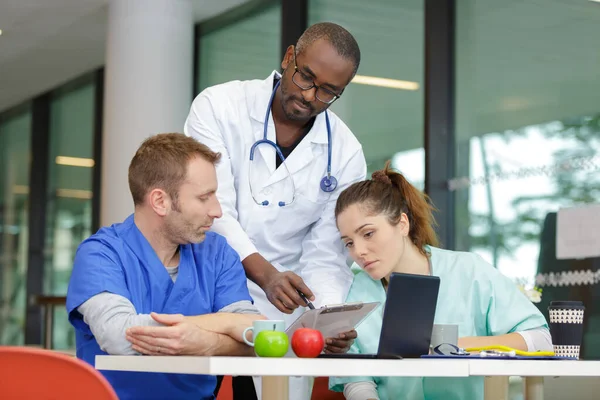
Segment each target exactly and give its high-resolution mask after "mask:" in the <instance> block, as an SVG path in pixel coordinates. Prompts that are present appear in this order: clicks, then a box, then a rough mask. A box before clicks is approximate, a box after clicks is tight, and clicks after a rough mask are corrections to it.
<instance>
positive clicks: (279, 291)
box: [242, 253, 315, 314]
mask: <svg viewBox="0 0 600 400" xmlns="http://www.w3.org/2000/svg"><path fill="white" fill-rule="evenodd" d="M242 264H243V265H244V269H245V270H246V274H247V275H248V276H249V277H250V279H251V280H252V281H253V282H254V283H256V284H257V285H258V286H260V287H261V288H262V290H264V291H265V294H266V295H267V299H269V301H270V302H271V303H272V304H273V305H274V306H275V307H277V309H278V310H279V311H281V312H283V313H286V314H291V313H293V312H294V310H295V309H297V308H298V307H306V302H305V301H304V300H303V299H302V297H300V295H299V294H298V291H300V292H302V293H304V295H305V296H306V298H308V299H309V300H310V301H314V299H315V296H314V294H313V292H312V291H311V290H310V289H309V288H308V286H306V284H305V283H304V281H303V280H302V278H300V276H298V275H296V274H295V273H293V272H292V271H285V272H279V271H278V270H277V269H276V268H275V267H274V266H273V265H271V263H269V262H268V261H267V260H265V259H264V258H263V257H262V256H261V255H260V254H258V253H254V254H251V255H249V256H248V257H246V258H245V259H244V261H243V262H242Z"/></svg>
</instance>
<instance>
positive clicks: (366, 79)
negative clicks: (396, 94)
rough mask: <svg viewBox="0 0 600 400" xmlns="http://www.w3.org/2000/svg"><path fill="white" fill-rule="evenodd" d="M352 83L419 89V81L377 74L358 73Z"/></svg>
mask: <svg viewBox="0 0 600 400" xmlns="http://www.w3.org/2000/svg"><path fill="white" fill-rule="evenodd" d="M352 83H357V84H359V85H369V86H379V87H385V88H390V89H401V90H419V84H418V83H417V82H410V81H401V80H398V79H389V78H378V77H376V76H366V75H356V76H355V77H354V79H352Z"/></svg>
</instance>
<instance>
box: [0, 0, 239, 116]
mask: <svg viewBox="0 0 600 400" xmlns="http://www.w3.org/2000/svg"><path fill="white" fill-rule="evenodd" d="M245 1H246V0H220V1H213V0H193V7H194V15H195V18H196V21H197V22H199V21H202V20H204V19H207V18H210V17H212V16H215V15H217V14H219V13H221V12H223V11H225V10H227V9H229V8H231V7H235V6H237V5H239V4H241V3H244V2H245ZM109 2H110V0H1V1H0V29H1V30H2V32H3V33H2V35H1V36H0V111H3V110H5V109H7V108H10V107H12V106H14V105H17V104H19V103H20V102H22V101H25V100H27V99H29V98H31V97H33V96H35V95H37V94H39V93H43V92H44V91H46V90H49V89H52V88H54V87H57V86H59V85H61V84H63V83H65V82H67V81H69V80H71V79H73V78H74V77H77V76H79V75H81V74H84V73H85V72H88V71H91V70H93V69H95V68H98V67H100V66H102V65H104V46H105V41H106V24H107V10H108V3H109ZM75 55H76V56H75Z"/></svg>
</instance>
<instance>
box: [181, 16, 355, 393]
mask: <svg viewBox="0 0 600 400" xmlns="http://www.w3.org/2000/svg"><path fill="white" fill-rule="evenodd" d="M359 64H360V50H359V47H358V44H357V43H356V41H355V39H354V38H353V37H352V35H351V34H350V33H349V32H348V31H347V30H345V29H344V28H342V27H341V26H339V25H336V24H332V23H320V24H316V25H313V26H311V27H309V28H308V29H307V30H306V31H305V32H304V33H303V35H302V36H301V37H300V39H299V40H298V43H297V45H296V46H289V47H288V49H287V52H286V54H285V56H284V58H283V61H282V62H281V68H282V70H283V72H282V73H281V74H279V73H277V72H275V71H274V72H273V73H272V74H271V75H270V76H269V77H268V78H267V79H265V80H250V81H232V82H227V83H224V84H220V85H216V86H213V87H209V88H207V89H205V90H204V91H202V93H200V94H199V95H198V96H197V97H196V99H195V100H194V102H193V104H192V106H191V110H190V113H189V116H188V118H187V120H186V123H185V129H184V131H185V133H186V134H187V135H188V136H191V137H194V138H196V139H197V140H199V141H200V142H202V143H204V144H206V145H207V146H209V147H210V148H211V149H212V150H213V151H217V152H220V153H221V154H222V157H221V161H220V163H219V164H218V165H217V175H218V182H219V188H218V191H217V196H218V198H219V201H220V202H221V205H222V208H223V217H222V218H220V219H219V220H216V221H215V223H214V225H213V230H214V231H215V232H217V233H219V234H221V235H223V236H225V237H226V238H227V240H228V242H229V244H230V245H231V246H232V247H233V248H234V249H235V250H236V251H237V252H238V254H239V256H240V258H241V259H242V263H243V265H244V269H245V270H246V275H247V276H248V278H249V281H248V287H249V290H250V295H251V296H252V298H253V299H254V301H255V305H256V306H257V307H258V309H259V310H260V311H261V313H263V315H265V316H267V317H268V318H269V319H283V320H285V321H286V325H287V326H289V325H290V324H291V323H292V322H293V321H294V320H295V319H296V318H297V317H298V316H299V315H300V314H301V313H302V312H304V311H305V307H306V305H307V303H306V302H305V301H304V300H303V299H302V297H301V296H300V295H299V293H298V292H301V293H303V294H304V295H306V297H307V298H308V299H309V300H311V301H313V302H314V305H315V306H316V307H319V306H322V305H325V304H335V303H342V302H343V301H344V300H345V298H346V294H347V292H348V290H349V287H350V284H351V283H352V275H351V273H350V269H349V268H348V267H347V264H346V254H345V252H344V248H343V244H342V242H341V240H340V237H339V232H338V230H337V227H336V224H335V219H334V208H335V203H336V199H337V197H338V195H339V194H340V193H341V191H342V190H344V189H345V188H346V187H348V186H349V185H351V184H352V183H354V182H356V181H360V180H363V179H364V178H365V175H366V162H365V158H364V154H363V150H362V147H361V145H360V143H359V142H358V140H357V139H356V137H355V136H354V135H353V134H352V132H351V131H350V129H349V128H348V127H347V126H346V125H345V124H344V123H343V122H342V120H341V119H340V118H338V117H337V116H336V115H335V114H334V113H333V112H331V111H329V110H328V108H329V106H330V105H331V104H332V103H333V102H334V101H335V100H337V99H338V98H339V97H340V96H341V95H342V93H343V91H344V89H345V87H346V86H347V85H348V84H349V83H350V81H351V80H352V78H353V77H354V75H355V74H356V71H357V69H358V66H359ZM264 139H267V140H268V141H270V142H271V143H265V142H262V143H260V144H259V145H256V146H254V145H255V143H257V142H259V141H261V140H264ZM275 145H276V146H275ZM276 147H277V149H276ZM251 158H252V160H251ZM283 160H285V161H283ZM328 170H330V173H329V174H328ZM355 337H356V332H355V331H351V332H349V333H347V334H346V335H345V337H344V338H328V339H327V344H326V352H344V351H346V350H347V349H348V348H349V347H350V345H351V344H352V341H353V339H354V338H355ZM304 381H306V379H305V380H304ZM290 386H291V387H294V382H291V383H290ZM292 390H293V389H292ZM294 397H295V398H298V396H297V395H296V394H295V393H294ZM304 397H305V396H304ZM299 398H302V397H299Z"/></svg>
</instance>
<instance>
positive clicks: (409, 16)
mask: <svg viewBox="0 0 600 400" xmlns="http://www.w3.org/2000/svg"><path fill="white" fill-rule="evenodd" d="M423 20H424V9H423V0H407V1H402V2H398V1H394V0H375V1H370V2H364V1H361V0H327V1H324V0H311V1H310V2H309V25H312V24H314V23H317V22H334V23H337V24H340V25H341V26H343V27H344V28H346V29H348V31H349V32H350V33H352V35H353V36H354V37H355V38H356V41H357V42H358V45H359V46H360V50H361V65H360V68H359V70H358V77H357V78H355V80H354V82H353V83H351V84H350V85H348V87H347V88H346V90H345V92H344V94H343V96H342V97H341V98H340V99H339V100H337V101H336V102H335V103H334V104H333V105H332V108H331V109H332V111H333V112H335V113H336V114H337V115H338V116H340V118H341V119H342V120H343V121H344V122H345V123H346V124H347V125H348V126H349V127H350V129H351V130H352V132H353V133H354V134H355V135H356V136H357V138H358V140H359V141H360V142H361V143H362V145H363V148H364V152H365V157H366V159H367V168H368V172H369V174H370V173H371V172H373V171H375V170H377V169H380V168H382V167H383V166H384V164H385V162H386V160H388V159H391V160H393V165H394V166H395V167H396V168H397V169H399V170H400V171H401V172H403V173H404V174H405V175H406V177H407V179H408V180H409V181H411V182H412V183H413V184H415V185H416V186H417V187H419V188H421V189H422V188H423V187H424V180H425V153H424V151H423V98H424V95H423V29H424V25H423ZM374 26H377V29H373V27H374ZM373 78H385V79H388V81H384V82H383V85H384V86H376V85H375V84H376V83H377V82H376V80H374V79H373ZM390 86H396V87H395V88H393V87H390Z"/></svg>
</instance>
